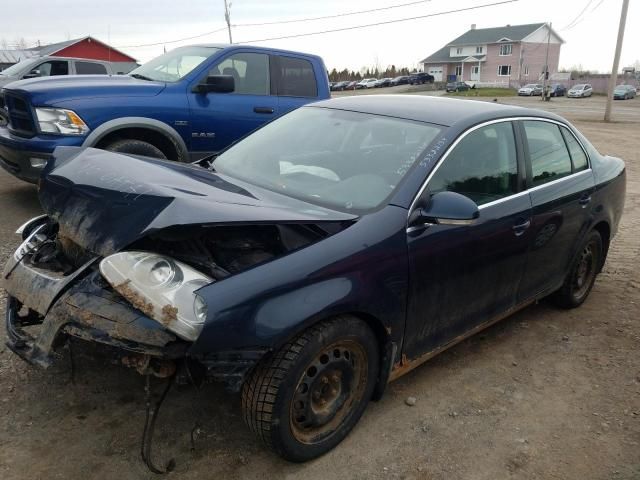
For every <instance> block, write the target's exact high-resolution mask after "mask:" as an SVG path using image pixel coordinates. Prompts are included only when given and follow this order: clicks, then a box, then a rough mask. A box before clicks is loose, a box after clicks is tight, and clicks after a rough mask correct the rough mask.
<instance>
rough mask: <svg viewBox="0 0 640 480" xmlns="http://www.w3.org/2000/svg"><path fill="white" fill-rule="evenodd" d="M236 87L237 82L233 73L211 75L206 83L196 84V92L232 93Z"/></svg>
mask: <svg viewBox="0 0 640 480" xmlns="http://www.w3.org/2000/svg"><path fill="white" fill-rule="evenodd" d="M235 89H236V83H235V80H234V78H233V77H232V76H231V75H210V76H208V77H207V80H206V81H205V82H204V83H200V84H198V85H196V86H195V87H194V89H193V91H194V92H196V93H204V94H207V93H209V92H213V93H231V92H233V91H234V90H235Z"/></svg>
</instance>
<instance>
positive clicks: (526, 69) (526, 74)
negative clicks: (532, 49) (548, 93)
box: [522, 65, 529, 77]
mask: <svg viewBox="0 0 640 480" xmlns="http://www.w3.org/2000/svg"><path fill="white" fill-rule="evenodd" d="M522 74H523V75H524V76H525V77H528V76H529V65H525V66H524V67H522Z"/></svg>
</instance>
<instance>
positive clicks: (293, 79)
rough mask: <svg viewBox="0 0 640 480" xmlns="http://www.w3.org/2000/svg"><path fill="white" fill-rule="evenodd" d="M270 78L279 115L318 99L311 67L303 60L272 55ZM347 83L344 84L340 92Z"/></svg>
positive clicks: (308, 62) (314, 76) (316, 86)
mask: <svg viewBox="0 0 640 480" xmlns="http://www.w3.org/2000/svg"><path fill="white" fill-rule="evenodd" d="M271 76H272V78H273V79H274V80H275V84H276V92H277V95H278V114H279V115H284V114H285V113H287V112H290V111H291V110H295V109H296V108H298V107H301V106H302V105H305V104H307V103H309V102H310V101H312V100H315V99H317V98H318V85H317V82H316V75H315V72H314V70H313V65H312V64H311V62H310V61H309V60H307V59H305V58H298V57H292V56H286V55H272V56H271ZM349 83H350V82H346V83H344V84H343V85H342V90H344V89H345V88H346V87H347V85H348V84H349Z"/></svg>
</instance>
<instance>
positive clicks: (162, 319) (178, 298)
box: [100, 251, 213, 341]
mask: <svg viewBox="0 0 640 480" xmlns="http://www.w3.org/2000/svg"><path fill="white" fill-rule="evenodd" d="M100 272H101V273H102V276H103V277H104V278H105V279H106V280H107V282H109V284H110V285H111V286H112V287H113V288H114V289H115V290H116V291H117V292H118V293H120V295H122V296H123V297H124V298H126V299H127V300H128V301H129V302H130V303H131V304H132V305H133V306H134V307H135V308H137V309H138V310H141V311H142V312H143V313H144V314H145V315H147V316H148V317H150V318H153V319H154V320H156V321H157V322H159V323H161V324H162V325H164V326H165V327H166V328H167V329H169V330H171V331H172V332H174V333H175V334H176V335H178V336H179V337H181V338H183V339H185V340H190V341H194V340H195V339H196V338H198V335H200V332H201V331H202V327H203V325H204V321H205V319H206V318H207V304H206V303H205V301H204V300H203V299H202V298H201V297H200V296H199V295H197V294H196V293H195V291H196V290H198V289H199V288H201V287H203V286H205V285H208V284H210V283H211V282H213V279H212V278H210V277H208V276H206V275H204V274H202V273H200V272H199V271H197V270H195V269H193V268H191V267H190V266H188V265H185V264H184V263H181V262H178V261H177V260H174V259H172V258H170V257H166V256H164V255H158V254H156V253H151V252H135V251H132V252H121V253H116V254H113V255H110V256H108V257H107V258H105V259H104V260H102V262H100Z"/></svg>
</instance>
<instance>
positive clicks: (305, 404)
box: [3, 95, 626, 461]
mask: <svg viewBox="0 0 640 480" xmlns="http://www.w3.org/2000/svg"><path fill="white" fill-rule="evenodd" d="M550 152H551V153H550ZM200 165H201V166H196V165H185V164H179V163H175V162H167V161H163V160H159V159H153V158H144V157H136V156H128V155H124V154H121V153H117V152H106V151H103V150H96V149H91V148H89V149H84V150H82V149H79V148H59V149H58V150H56V153H55V157H54V160H53V161H51V162H50V163H49V164H48V165H47V168H46V171H45V174H44V175H43V178H42V180H41V183H40V189H39V192H38V194H39V197H40V201H41V204H42V207H43V209H44V212H45V216H42V217H38V218H36V219H33V220H32V221H30V222H27V223H26V224H25V225H24V226H23V227H21V229H20V232H21V235H22V238H23V243H22V245H21V246H20V247H19V248H18V249H17V250H16V252H15V253H14V254H13V255H11V256H9V259H8V261H7V264H6V266H5V270H4V275H3V278H4V284H3V287H4V289H5V290H6V292H7V295H8V296H7V302H6V305H7V307H6V309H7V316H6V322H7V335H8V346H9V348H10V349H11V350H13V351H14V352H15V353H17V354H18V355H19V356H21V357H22V358H23V359H25V360H27V361H29V362H32V363H35V364H38V365H49V364H51V362H52V361H53V357H52V353H53V351H54V350H55V348H56V346H58V345H64V343H65V340H66V339H67V338H76V337H77V338H81V339H83V341H84V342H89V343H90V344H93V348H94V349H97V348H99V346H100V345H108V346H110V347H113V349H112V350H111V351H114V352H119V354H120V355H121V356H122V357H123V358H124V359H126V364H127V365H129V366H135V367H136V368H137V369H138V371H139V372H140V373H142V374H145V375H150V374H153V373H154V372H155V374H156V375H158V376H162V375H164V376H170V377H171V376H172V375H173V372H177V375H178V377H179V378H183V379H185V380H186V379H189V378H193V377H194V376H195V377H196V378H195V380H196V381H200V380H202V379H203V378H206V377H209V378H213V379H216V380H221V381H223V382H225V383H226V384H227V387H228V388H229V389H231V390H232V391H241V392H242V395H241V399H242V409H243V418H244V420H245V421H246V423H247V424H248V426H249V428H250V429H252V430H253V431H254V432H255V433H256V434H257V435H258V437H259V438H260V439H261V440H262V441H264V443H265V444H266V445H267V446H269V447H270V448H272V449H273V450H275V451H276V452H278V453H279V454H280V455H282V456H283V457H284V458H286V459H288V460H292V461H305V460H309V459H312V458H315V457H317V456H319V455H322V454H323V453H325V452H327V451H328V450H330V449H331V448H333V447H335V446H336V445H337V444H339V443H340V442H341V441H342V440H343V439H344V438H345V436H346V435H347V434H348V433H349V431H350V430H351V428H352V427H353V426H354V425H355V424H356V423H357V421H358V419H359V418H360V416H361V415H362V413H363V412H364V410H365V408H366V406H367V404H368V402H369V400H370V399H372V398H380V396H381V395H382V394H383V392H384V390H385V387H386V385H387V383H388V382H389V381H391V380H394V379H396V378H398V377H400V376H401V375H403V374H405V373H407V372H408V371H410V370H412V369H413V368H415V367H416V366H417V365H419V364H421V363H423V362H424V361H426V360H427V359H429V358H431V357H432V356H433V355H435V354H436V353H437V352H440V351H442V350H444V349H446V348H448V347H450V346H452V345H454V344H456V343H457V342H460V341H461V340H463V339H464V338H465V337H468V336H470V335H472V334H474V333H475V332H477V331H479V330H481V329H483V328H485V327H487V326H489V325H491V324H493V323H494V322H496V321H498V320H500V319H501V318H504V317H505V316H507V315H509V314H511V313H513V312H515V311H517V310H519V309H522V308H524V307H525V306H527V305H529V304H531V303H534V302H537V301H538V300H539V299H542V298H544V297H547V296H551V298H552V299H553V301H554V302H556V303H557V304H558V305H560V306H561V307H563V308H573V307H578V306H579V305H581V304H582V303H583V302H584V301H585V299H586V298H587V297H588V295H589V292H590V291H591V288H592V287H593V284H594V280H595V278H596V275H597V274H598V272H600V271H601V269H602V267H603V265H604V262H605V259H606V256H607V251H608V248H609V245H610V244H611V242H612V240H613V237H614V235H615V234H616V232H617V230H618V224H619V221H620V216H621V214H622V211H623V207H624V200H625V178H626V173H625V165H624V162H623V161H622V160H620V159H618V158H614V157H610V156H604V155H600V154H599V153H598V152H597V151H596V149H595V148H594V147H593V146H592V145H591V144H590V143H589V142H588V140H587V139H586V138H585V137H584V136H583V135H582V134H580V132H578V131H577V130H576V129H575V128H574V127H573V126H572V125H571V124H570V123H568V122H567V121H566V120H564V119H563V118H561V117H559V116H557V115H554V114H552V113H548V112H543V111H538V110H531V109H525V108H518V107H512V106H506V105H499V104H493V103H486V102H472V101H463V100H456V99H448V98H429V97H416V96H409V95H407V96H402V95H393V96H375V95H372V96H368V95H366V96H353V97H343V98H338V99H333V100H329V101H323V102H318V103H314V104H310V105H308V106H305V107H303V108H300V109H298V110H295V111H293V112H291V113H289V114H287V115H285V116H283V117H281V118H279V119H277V120H275V121H273V122H271V123H268V124H267V125H266V126H264V127H263V128H261V129H259V130H257V131H256V132H254V133H253V134H251V135H249V136H248V137H246V138H245V139H243V140H241V141H240V142H238V143H236V144H235V145H233V146H231V147H230V148H229V149H227V150H225V151H224V152H223V153H222V154H221V155H219V156H218V157H217V158H215V159H214V158H210V159H206V160H204V161H201V162H200ZM604 294H606V292H605V293H604ZM89 351H91V348H89ZM94 351H95V350H94ZM55 371H56V370H53V372H55ZM16 388H20V387H19V386H17V387H16ZM70 428H71V427H70Z"/></svg>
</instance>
